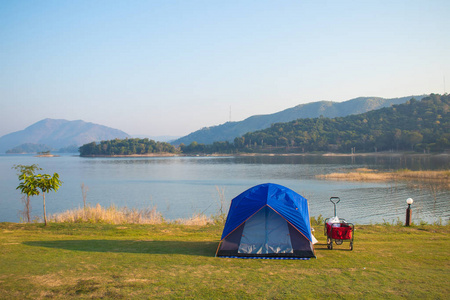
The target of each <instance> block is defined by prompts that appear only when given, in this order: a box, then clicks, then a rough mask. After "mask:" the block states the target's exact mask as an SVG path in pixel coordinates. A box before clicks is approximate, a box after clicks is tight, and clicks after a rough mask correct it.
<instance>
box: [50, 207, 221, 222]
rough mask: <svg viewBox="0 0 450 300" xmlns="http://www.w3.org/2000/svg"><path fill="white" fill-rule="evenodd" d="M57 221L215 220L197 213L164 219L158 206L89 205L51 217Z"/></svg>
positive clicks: (52, 220) (53, 220)
mask: <svg viewBox="0 0 450 300" xmlns="http://www.w3.org/2000/svg"><path fill="white" fill-rule="evenodd" d="M50 220H51V222H55V223H61V222H64V223H106V224H163V223H175V224H183V225H202V226H203V225H207V224H211V223H213V222H214V221H213V220H212V219H211V218H209V217H207V216H205V215H203V214H195V215H193V216H192V217H191V218H188V219H177V220H174V221H167V220H164V218H163V216H162V214H161V213H160V212H158V211H157V210H156V206H153V207H151V208H147V209H140V210H139V209H135V208H134V209H129V208H127V207H123V208H118V207H116V206H114V205H111V206H110V207H106V208H104V207H102V206H101V205H100V204H97V205H96V206H90V205H87V206H86V208H77V209H71V210H67V211H65V212H62V213H58V214H54V215H52V216H51V217H50Z"/></svg>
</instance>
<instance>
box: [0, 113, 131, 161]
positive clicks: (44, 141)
mask: <svg viewBox="0 0 450 300" xmlns="http://www.w3.org/2000/svg"><path fill="white" fill-rule="evenodd" d="M127 137H130V135H128V134H127V133H125V132H123V131H121V130H118V129H114V128H110V127H107V126H103V125H98V124H94V123H89V122H84V121H81V120H77V121H68V120H61V119H58V120H56V119H44V120H41V121H39V122H37V123H34V124H33V125H31V126H28V127H27V128H25V129H24V130H21V131H17V132H12V133H9V134H6V135H4V136H2V137H0V153H4V152H5V151H7V150H10V149H13V148H14V147H18V149H49V150H60V149H61V148H67V147H72V148H77V147H79V146H81V145H84V144H87V143H90V142H93V141H101V140H111V139H115V138H119V139H124V138H127ZM33 145H34V147H33ZM46 147H47V148H46ZM16 152H17V151H16ZM26 152H34V151H26Z"/></svg>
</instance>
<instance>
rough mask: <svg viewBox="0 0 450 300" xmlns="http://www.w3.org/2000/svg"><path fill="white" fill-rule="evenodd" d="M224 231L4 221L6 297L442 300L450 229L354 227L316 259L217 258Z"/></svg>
mask: <svg viewBox="0 0 450 300" xmlns="http://www.w3.org/2000/svg"><path fill="white" fill-rule="evenodd" d="M221 231H222V226H219V225H207V226H186V225H178V224H160V225H139V224H127V225H111V224H86V223H51V224H50V225H49V226H47V227H44V226H42V225H41V224H12V223H0V295H1V296H0V297H1V298H2V299H44V298H58V299H62V298H64V299H65V298H69V299H70V298H77V299H78V298H80V299H92V298H96V299H97V298H106V299H133V298H134V299H141V298H155V299H169V298H188V299H189V298H192V299H194V298H195V299H198V298H202V299H218V298H222V299H224V298H227V299H228V298H229V299H241V298H244V299H254V298H265V299H288V298H303V299H305V298H306V299H313V298H314V299H315V298H319V299H324V298H342V299H355V298H364V299H379V298H390V299H396V298H409V299H422V298H426V299H445V298H446V297H447V296H448V295H449V294H450V287H449V285H448V282H449V281H450V258H449V255H448V249H449V247H450V226H432V225H427V226H415V227H410V228H405V227H402V226H393V225H367V226H357V228H356V231H355V232H356V235H355V248H354V250H353V251H348V244H346V243H344V245H342V246H336V247H335V250H332V251H330V250H327V249H326V244H325V237H324V236H323V233H322V228H321V227H316V238H317V239H318V240H319V243H318V244H316V247H315V248H316V255H317V259H312V260H309V261H292V260H288V261H285V260H282V261H278V260H243V259H226V258H215V257H214V253H215V251H216V248H217V245H218V241H219V238H220V235H221Z"/></svg>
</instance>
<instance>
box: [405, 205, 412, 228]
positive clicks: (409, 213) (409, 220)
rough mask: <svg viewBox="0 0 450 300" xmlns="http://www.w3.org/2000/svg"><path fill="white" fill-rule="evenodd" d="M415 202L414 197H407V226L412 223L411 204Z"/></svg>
mask: <svg viewBox="0 0 450 300" xmlns="http://www.w3.org/2000/svg"><path fill="white" fill-rule="evenodd" d="M413 202H414V200H413V199H412V198H408V199H406V203H407V204H408V208H407V209H406V222H405V226H410V225H411V204H412V203H413Z"/></svg>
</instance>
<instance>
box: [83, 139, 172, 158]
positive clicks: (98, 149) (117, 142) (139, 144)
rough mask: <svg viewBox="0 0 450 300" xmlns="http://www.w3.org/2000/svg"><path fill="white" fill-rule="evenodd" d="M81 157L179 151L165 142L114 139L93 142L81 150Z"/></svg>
mask: <svg viewBox="0 0 450 300" xmlns="http://www.w3.org/2000/svg"><path fill="white" fill-rule="evenodd" d="M79 152H80V155H81V156H89V155H131V154H151V153H176V152H177V149H176V148H175V147H174V146H173V145H171V144H169V143H165V142H155V141H154V140H150V139H148V138H145V139H138V138H135V139H128V138H127V139H123V140H121V139H114V140H109V141H101V142H99V143H96V142H92V143H89V144H85V145H83V146H81V147H80V148H79Z"/></svg>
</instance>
